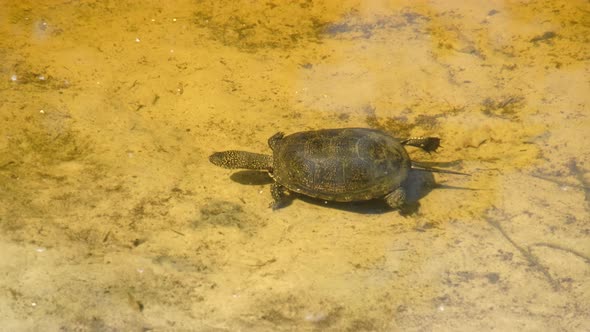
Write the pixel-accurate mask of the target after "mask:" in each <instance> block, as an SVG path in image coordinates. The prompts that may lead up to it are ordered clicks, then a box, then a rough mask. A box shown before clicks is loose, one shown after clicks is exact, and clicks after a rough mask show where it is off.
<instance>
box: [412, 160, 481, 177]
mask: <svg viewBox="0 0 590 332" xmlns="http://www.w3.org/2000/svg"><path fill="white" fill-rule="evenodd" d="M412 169H413V170H415V171H422V172H431V173H447V174H456V175H467V176H471V174H467V173H461V172H455V171H449V170H446V169H440V168H435V167H431V166H429V165H426V163H419V162H415V161H412Z"/></svg>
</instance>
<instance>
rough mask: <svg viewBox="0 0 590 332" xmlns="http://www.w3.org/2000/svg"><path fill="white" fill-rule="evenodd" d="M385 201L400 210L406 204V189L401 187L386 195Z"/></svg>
mask: <svg viewBox="0 0 590 332" xmlns="http://www.w3.org/2000/svg"><path fill="white" fill-rule="evenodd" d="M385 202H386V203H387V205H389V206H390V207H391V208H392V209H394V210H399V209H401V208H402V207H404V205H405V204H406V191H405V190H404V188H402V187H399V188H397V189H396V190H394V191H392V192H390V193H389V194H387V196H385Z"/></svg>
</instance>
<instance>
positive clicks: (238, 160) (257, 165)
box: [209, 150, 272, 171]
mask: <svg viewBox="0 0 590 332" xmlns="http://www.w3.org/2000/svg"><path fill="white" fill-rule="evenodd" d="M209 161H210V162H211V163H212V164H213V165H216V166H219V167H223V168H231V169H235V168H244V169H264V170H268V171H270V170H271V169H272V156H269V155H265V154H260V153H252V152H246V151H236V150H230V151H223V152H215V153H214V154H212V155H210V156H209Z"/></svg>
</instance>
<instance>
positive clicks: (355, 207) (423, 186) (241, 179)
mask: <svg viewBox="0 0 590 332" xmlns="http://www.w3.org/2000/svg"><path fill="white" fill-rule="evenodd" d="M230 179H231V180H232V181H235V182H237V183H240V184H243V185H267V184H271V183H272V182H273V179H272V178H271V177H270V176H269V175H268V173H267V172H264V171H250V170H246V171H238V172H235V173H233V174H232V175H231V176H230ZM402 186H403V188H404V189H405V190H406V204H405V206H404V207H403V208H402V209H401V210H399V213H400V214H401V215H412V214H414V213H416V212H418V210H419V208H420V202H419V200H420V199H421V198H422V197H424V196H426V195H428V193H429V192H430V191H431V190H432V189H433V188H435V187H436V186H437V184H436V182H435V181H434V176H433V175H432V173H430V172H421V171H410V173H409V174H408V178H407V179H406V180H405V181H404V182H403V183H402ZM269 196H270V195H269ZM291 198H292V199H293V198H297V199H300V200H302V201H304V202H307V203H309V204H314V205H318V206H323V207H327V208H332V209H338V210H343V211H349V212H354V213H360V214H381V213H385V212H390V211H392V209H391V207H389V206H388V205H387V204H386V203H385V201H384V200H382V199H374V200H370V201H360V202H331V201H325V200H321V199H317V198H312V197H308V196H305V195H299V194H296V193H291ZM292 199H286V201H285V202H284V205H283V207H282V208H285V207H287V206H289V205H290V204H291V201H292Z"/></svg>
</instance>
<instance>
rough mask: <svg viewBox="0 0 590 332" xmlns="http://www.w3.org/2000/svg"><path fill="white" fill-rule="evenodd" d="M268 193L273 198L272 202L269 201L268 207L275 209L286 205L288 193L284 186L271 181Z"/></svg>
mask: <svg viewBox="0 0 590 332" xmlns="http://www.w3.org/2000/svg"><path fill="white" fill-rule="evenodd" d="M270 194H271V195H272V200H273V201H272V203H270V207H271V208H272V209H273V210H277V209H280V208H282V207H285V206H286V205H288V203H289V202H288V201H289V200H288V196H289V195H288V192H287V188H285V187H284V186H282V185H280V184H278V183H276V182H273V184H272V185H271V186H270Z"/></svg>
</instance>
